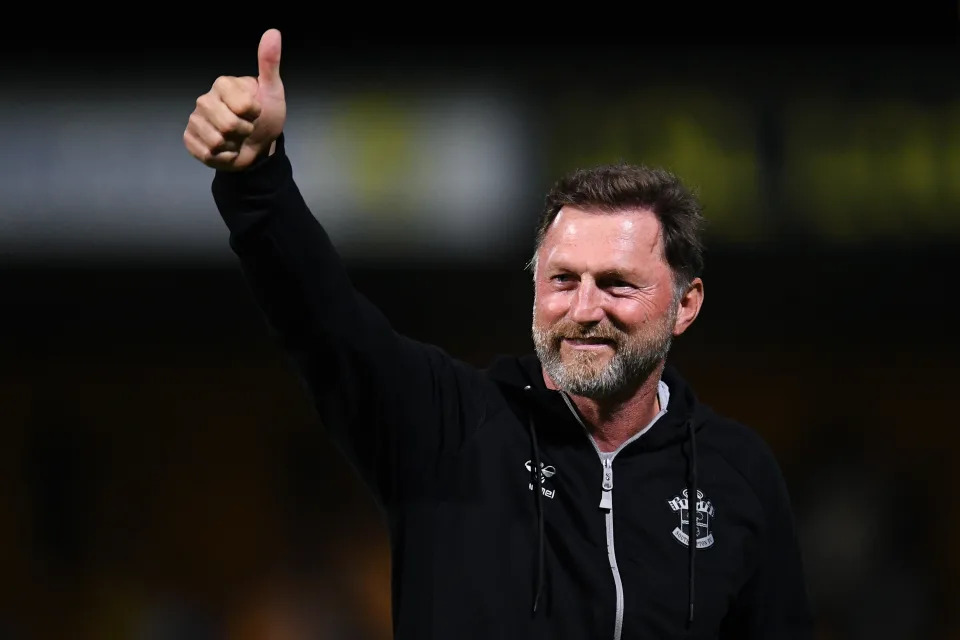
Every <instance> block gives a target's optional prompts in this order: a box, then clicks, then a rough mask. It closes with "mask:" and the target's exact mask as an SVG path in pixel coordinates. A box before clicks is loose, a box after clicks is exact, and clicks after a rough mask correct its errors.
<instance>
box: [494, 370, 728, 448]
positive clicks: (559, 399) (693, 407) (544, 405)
mask: <svg viewBox="0 0 960 640" xmlns="http://www.w3.org/2000/svg"><path fill="white" fill-rule="evenodd" d="M486 372H487V375H488V376H489V377H490V378H491V379H492V380H493V381H494V382H496V383H497V384H498V385H499V386H500V388H501V389H502V391H503V393H504V394H505V395H506V396H507V397H508V398H509V399H511V400H513V401H514V402H517V403H519V404H521V405H522V406H525V407H526V408H527V410H528V411H533V412H534V413H535V415H537V416H538V417H539V418H538V421H539V422H542V423H543V427H544V429H543V431H545V432H546V431H548V430H549V428H548V425H549V424H557V425H563V426H565V427H569V428H574V429H576V430H578V431H580V432H582V428H581V427H580V425H579V423H577V422H576V419H575V418H574V416H573V415H572V414H571V413H570V408H569V407H568V406H567V403H566V402H565V401H564V399H563V396H562V395H561V392H559V391H556V390H553V389H549V388H547V386H546V384H545V383H544V381H543V372H542V367H541V364H540V360H539V359H538V358H537V356H536V354H534V353H527V354H524V355H520V356H514V355H503V356H499V357H497V358H496V359H494V361H493V362H492V363H491V365H490V366H489V367H488V368H487V370H486ZM661 379H662V380H663V381H664V382H665V383H666V385H667V386H668V387H669V389H670V402H669V404H668V405H667V412H666V413H665V414H664V415H663V416H661V417H660V419H659V420H657V422H656V423H655V424H654V425H653V427H651V428H650V430H649V431H647V432H646V433H645V434H644V435H643V436H641V437H640V438H638V439H637V440H636V441H634V442H633V443H631V444H630V445H629V446H628V447H627V448H626V449H624V453H626V452H627V451H638V452H639V451H650V450H655V449H660V448H663V447H666V446H670V445H675V444H678V443H682V442H684V441H686V440H687V438H688V433H687V428H686V423H687V420H688V419H691V418H692V419H693V420H694V426H695V428H696V429H697V430H700V429H702V428H703V427H704V426H705V425H706V423H707V421H708V418H709V416H710V410H709V408H708V407H707V406H706V405H703V404H701V403H700V402H699V401H698V400H697V397H696V394H695V393H694V392H693V389H692V388H691V387H690V385H689V384H688V383H687V382H686V380H685V379H684V378H683V376H682V375H681V374H680V372H679V371H678V370H677V369H676V368H675V367H674V366H673V365H671V364H670V363H669V361H668V363H667V365H666V366H665V367H664V370H663V375H662V376H661ZM527 387H529V388H527ZM561 428H562V427H561ZM563 430H564V431H566V429H565V428H564V429H563ZM545 435H546V434H545Z"/></svg>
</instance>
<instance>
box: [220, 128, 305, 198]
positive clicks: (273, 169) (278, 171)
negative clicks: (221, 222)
mask: <svg viewBox="0 0 960 640" xmlns="http://www.w3.org/2000/svg"><path fill="white" fill-rule="evenodd" d="M276 142H277V145H276V148H275V149H274V153H273V155H267V154H263V155H261V156H260V157H259V158H257V159H256V160H255V161H254V162H253V164H251V165H250V166H249V167H248V168H246V169H244V170H243V171H219V170H218V171H217V172H216V173H215V174H214V177H213V185H212V186H213V193H214V195H215V196H228V195H233V196H234V197H236V196H255V195H259V194H266V193H272V192H274V191H276V190H277V189H278V188H279V187H280V185H281V184H283V183H284V182H285V181H286V180H287V179H288V178H289V177H290V174H291V167H290V159H289V158H288V157H287V154H286V147H285V145H284V135H283V134H282V133H281V134H280V136H279V137H278V138H277V141H276Z"/></svg>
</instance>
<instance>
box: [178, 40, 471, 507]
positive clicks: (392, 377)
mask: <svg viewBox="0 0 960 640" xmlns="http://www.w3.org/2000/svg"><path fill="white" fill-rule="evenodd" d="M258 57H259V77H257V78H252V77H247V78H236V77H221V78H218V79H217V81H216V82H214V84H213V87H212V88H211V90H210V91H209V92H208V93H206V94H204V95H203V96H201V97H200V98H199V99H198V100H197V108H196V110H195V111H194V112H193V114H192V115H191V116H190V120H189V124H188V126H187V129H186V131H185V132H184V142H185V144H186V147H187V149H188V150H189V151H190V153H191V154H192V155H193V156H194V157H195V158H197V159H198V160H200V161H201V162H203V163H204V164H206V165H207V166H209V167H213V168H214V169H216V170H217V171H216V174H215V177H214V180H213V195H214V199H215V202H216V205H217V207H218V209H219V211H220V214H221V216H222V217H223V220H224V222H225V223H226V225H227V228H228V230H229V233H230V238H229V242H230V246H231V248H232V249H233V251H234V252H235V253H236V255H237V256H238V258H239V260H240V266H241V269H242V271H243V273H244V275H245V277H246V279H247V282H248V284H249V286H250V288H251V290H252V292H253V294H254V296H255V298H256V301H257V303H258V304H259V307H260V309H261V310H262V312H263V314H264V316H265V318H266V320H267V322H268V325H269V327H270V328H271V330H272V333H273V334H274V336H275V338H276V339H277V341H278V343H279V344H280V345H281V346H282V348H283V350H284V351H285V353H286V354H287V355H288V356H289V357H290V358H291V359H292V361H293V362H294V363H295V365H296V367H297V370H298V372H299V373H300V375H301V377H302V380H303V382H304V385H305V387H306V389H307V391H308V392H309V395H310V396H311V398H312V400H313V401H314V405H315V407H316V409H317V411H318V413H319V416H320V418H321V421H322V422H323V423H324V425H325V426H326V427H327V428H328V429H329V430H330V432H331V433H332V435H333V436H334V438H335V439H336V441H337V442H338V444H339V445H340V446H341V448H342V449H343V450H344V452H345V454H346V455H347V456H348V458H349V459H350V461H351V462H352V463H353V464H354V466H355V467H356V468H357V470H358V471H359V473H360V474H361V476H362V477H363V478H364V479H365V480H366V481H367V482H368V484H369V485H370V486H371V488H372V489H373V490H374V492H375V494H376V496H377V497H378V499H379V500H380V501H381V502H382V503H383V504H384V505H385V506H387V507H390V506H391V505H393V504H396V502H397V501H402V500H404V499H405V498H409V497H412V496H415V495H416V494H418V493H420V492H423V491H429V490H431V489H430V487H431V486H433V483H432V482H431V480H432V478H430V476H429V474H430V472H429V469H432V468H435V465H433V464H432V463H433V462H434V461H435V460H436V459H437V457H438V456H441V455H443V454H444V453H445V452H450V451H455V450H457V449H459V447H461V446H462V445H463V444H464V443H465V442H466V440H467V439H468V438H469V437H470V436H471V435H472V433H473V432H474V431H475V430H476V428H477V427H478V426H479V424H480V423H481V422H482V419H483V415H484V406H485V402H484V386H483V385H482V384H481V383H480V377H479V376H480V374H479V373H478V372H477V371H475V370H474V369H473V368H472V367H470V366H468V365H466V364H464V363H461V362H459V361H457V360H455V359H453V358H451V357H449V356H448V355H447V354H446V353H444V352H443V351H441V350H440V349H439V348H437V347H434V346H432V345H426V344H422V343H419V342H416V341H413V340H410V339H408V338H406V337H404V336H402V335H399V334H397V333H396V332H395V331H394V330H393V328H392V327H391V325H390V324H389V322H388V321H387V319H386V318H385V317H384V316H383V315H382V314H381V313H380V311H379V310H378V309H377V308H376V307H375V306H374V305H373V304H371V303H370V301H369V300H367V299H366V298H365V297H364V296H363V295H361V294H360V293H359V292H357V291H356V290H355V288H354V287H353V285H352V283H351V281H350V279H349V277H348V274H347V271H346V269H345V268H344V265H343V263H342V261H341V259H340V256H339V255H338V253H337V251H336V249H335V248H334V246H333V243H332V242H331V239H330V238H329V236H328V235H327V232H326V231H325V229H324V228H323V227H322V226H321V224H320V223H319V222H318V220H317V219H316V218H315V217H314V216H313V214H312V213H311V211H310V210H309V208H308V206H307V204H306V202H305V201H304V199H303V197H302V196H301V193H300V191H299V189H298V187H297V185H296V183H295V181H294V177H293V169H292V166H291V163H290V160H289V158H288V156H287V155H286V150H285V139H284V137H283V135H282V131H283V126H284V121H285V118H286V103H285V100H284V93H283V85H282V83H281V81H280V74H279V63H280V34H279V32H277V31H276V30H270V31H267V32H266V33H265V34H264V36H263V38H262V40H261V43H260V49H259V56H258Z"/></svg>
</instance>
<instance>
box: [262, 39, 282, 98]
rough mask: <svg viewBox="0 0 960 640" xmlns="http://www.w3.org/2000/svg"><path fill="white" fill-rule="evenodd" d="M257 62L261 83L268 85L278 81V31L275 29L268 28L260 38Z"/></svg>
mask: <svg viewBox="0 0 960 640" xmlns="http://www.w3.org/2000/svg"><path fill="white" fill-rule="evenodd" d="M257 62H258V65H259V73H260V77H259V78H258V80H259V82H260V83H261V84H266V85H268V86H270V85H273V84H276V83H279V82H280V32H279V31H278V30H277V29H268V30H267V31H265V32H264V34H263V36H262V37H261V38H260V48H259V49H258V50H257Z"/></svg>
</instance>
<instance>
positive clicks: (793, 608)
mask: <svg viewBox="0 0 960 640" xmlns="http://www.w3.org/2000/svg"><path fill="white" fill-rule="evenodd" d="M762 447H763V448H762V453H761V455H760V456H759V457H758V460H757V461H756V462H755V463H754V464H752V465H751V466H752V467H753V468H752V469H750V470H749V472H748V473H749V476H752V480H753V482H752V484H753V487H754V490H755V492H756V493H757V495H758V497H759V498H760V502H761V504H762V505H763V512H764V516H763V517H764V523H763V526H762V528H761V536H760V540H759V543H758V546H757V549H756V553H757V555H756V558H757V562H756V564H755V568H754V571H753V574H752V576H751V577H750V579H749V580H748V581H747V583H746V585H745V586H744V588H743V589H742V591H741V593H740V594H739V596H738V598H737V600H736V602H734V604H733V606H732V608H731V611H730V613H729V615H728V618H727V620H726V621H725V622H724V626H723V629H722V632H721V634H720V637H721V638H724V639H727V638H729V639H731V640H732V639H734V638H736V639H737V640H781V639H782V640H813V638H814V637H815V636H814V631H815V629H814V622H813V615H812V611H811V606H810V601H809V598H808V592H807V586H806V581H805V576H804V570H803V562H802V558H801V553H800V545H799V541H798V539H797V533H796V525H795V521H794V516H793V510H792V507H791V502H790V496H789V494H788V491H787V485H786V482H785V480H784V478H783V475H782V473H781V470H780V467H779V466H778V464H777V462H776V460H775V459H774V456H773V453H772V452H771V451H770V450H769V448H767V447H766V446H765V445H762Z"/></svg>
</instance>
